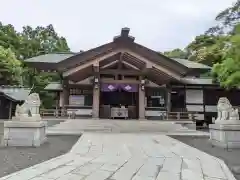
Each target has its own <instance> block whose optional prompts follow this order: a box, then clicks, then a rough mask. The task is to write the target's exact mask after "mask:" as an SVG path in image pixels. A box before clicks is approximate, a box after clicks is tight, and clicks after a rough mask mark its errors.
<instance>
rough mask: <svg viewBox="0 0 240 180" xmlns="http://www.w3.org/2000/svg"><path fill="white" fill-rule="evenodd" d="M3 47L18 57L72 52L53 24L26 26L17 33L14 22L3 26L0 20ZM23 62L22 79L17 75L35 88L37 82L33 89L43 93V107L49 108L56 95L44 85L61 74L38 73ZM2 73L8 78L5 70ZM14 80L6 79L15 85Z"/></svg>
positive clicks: (20, 58)
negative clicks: (47, 90) (49, 91)
mask: <svg viewBox="0 0 240 180" xmlns="http://www.w3.org/2000/svg"><path fill="white" fill-rule="evenodd" d="M0 46H2V47H3V48H4V49H9V51H12V52H13V53H14V54H15V55H16V58H17V59H19V60H23V59H27V58H31V57H34V56H38V55H42V54H47V53H58V52H69V51H70V49H69V47H68V44H67V41H66V39H65V38H64V37H61V36H59V35H58V34H57V33H56V31H55V29H54V27H53V26H52V25H48V26H46V27H42V26H38V27H36V28H32V27H30V26H24V27H23V30H22V32H17V31H16V30H15V28H14V27H13V26H12V25H11V24H8V25H3V24H2V23H1V22H0ZM21 65H22V67H23V68H22V73H21V75H22V78H20V76H19V75H17V76H16V77H15V78H16V79H19V78H20V79H22V80H23V83H24V85H26V86H29V87H32V85H33V84H34V89H33V91H35V92H37V93H39V94H40V97H41V99H42V101H43V105H44V107H50V106H51V104H52V102H53V96H52V94H50V93H47V92H45V91H44V87H45V86H46V85H47V84H48V83H49V82H51V81H53V80H55V81H56V80H59V75H58V74H57V73H47V72H37V73H36V72H34V70H33V69H32V68H31V67H28V66H27V65H26V64H24V62H23V61H22V63H21ZM2 74H3V76H4V78H6V77H5V75H4V73H2ZM5 74H6V72H5ZM13 74H14V73H13ZM11 78H14V77H11ZM15 82H16V81H15V80H14V81H12V80H9V81H6V83H8V84H14V83H15ZM16 83H17V82H16Z"/></svg>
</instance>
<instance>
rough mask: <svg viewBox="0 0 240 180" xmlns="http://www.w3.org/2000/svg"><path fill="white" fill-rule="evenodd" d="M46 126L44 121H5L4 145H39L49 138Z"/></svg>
mask: <svg viewBox="0 0 240 180" xmlns="http://www.w3.org/2000/svg"><path fill="white" fill-rule="evenodd" d="M46 127H47V124H46V122H43V121H5V122H4V138H3V145H4V146H33V147H38V146H40V145H41V144H43V143H44V142H46V140H47V138H46Z"/></svg>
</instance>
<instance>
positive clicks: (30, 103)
mask: <svg viewBox="0 0 240 180" xmlns="http://www.w3.org/2000/svg"><path fill="white" fill-rule="evenodd" d="M40 105H41V101H40V98H39V95H38V94H37V93H32V94H30V95H29V96H28V97H27V99H26V100H25V101H24V103H23V104H22V105H17V106H16V111H15V117H13V119H16V120H20V121H26V120H35V121H39V120H41V117H40V114H39V108H40Z"/></svg>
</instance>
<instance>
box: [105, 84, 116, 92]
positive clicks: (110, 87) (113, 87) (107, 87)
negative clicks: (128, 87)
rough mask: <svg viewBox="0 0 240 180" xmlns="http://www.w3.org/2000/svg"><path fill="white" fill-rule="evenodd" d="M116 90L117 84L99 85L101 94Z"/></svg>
mask: <svg viewBox="0 0 240 180" xmlns="http://www.w3.org/2000/svg"><path fill="white" fill-rule="evenodd" d="M117 89H118V85H117V84H109V83H102V84H101V91H103V92H112V91H116V90H117Z"/></svg>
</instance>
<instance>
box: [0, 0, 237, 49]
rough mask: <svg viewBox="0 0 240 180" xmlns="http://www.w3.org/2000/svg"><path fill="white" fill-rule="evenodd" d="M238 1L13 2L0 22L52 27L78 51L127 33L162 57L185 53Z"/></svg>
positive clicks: (4, 6)
mask: <svg viewBox="0 0 240 180" xmlns="http://www.w3.org/2000/svg"><path fill="white" fill-rule="evenodd" d="M233 2H234V0H201V1H200V0H168V1H165V0H149V1H145V0H131V1H129V0H121V1H116V0H115V1H114V0H102V1H97V0H87V1H80V0H68V1H64V0H39V1H33V0H22V1H16V0H8V1H4V2H1V7H2V8H1V11H0V17H1V21H3V22H4V23H10V24H13V25H14V26H15V27H16V28H17V29H18V30H20V29H21V27H22V26H24V25H31V26H37V25H48V24H50V23H51V24H53V25H54V27H55V29H56V31H57V32H58V33H60V34H61V35H62V36H64V37H66V38H67V40H68V43H69V45H70V47H71V49H72V50H73V51H78V50H80V49H84V50H86V49H89V48H93V47H95V46H97V45H101V44H103V43H106V42H109V41H111V40H112V38H113V36H115V35H118V33H120V29H121V28H122V27H125V26H128V27H129V28H131V35H133V36H135V37H136V41H137V42H139V43H141V44H143V45H145V46H148V47H150V48H153V49H155V50H159V51H163V50H166V49H171V48H176V47H184V46H186V45H187V44H188V43H189V42H190V41H191V40H192V39H193V38H194V37H195V36H196V35H198V34H200V33H203V32H204V31H205V30H207V29H208V27H210V26H211V25H212V23H213V22H214V18H215V16H216V15H217V14H218V12H220V11H221V10H223V9H225V8H227V7H228V6H230V5H231V4H232V3H233Z"/></svg>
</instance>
